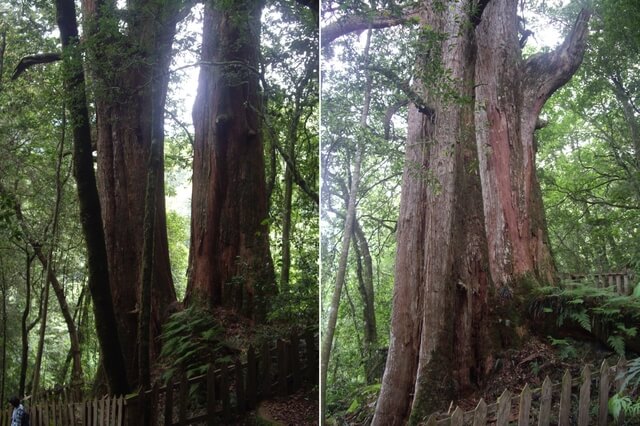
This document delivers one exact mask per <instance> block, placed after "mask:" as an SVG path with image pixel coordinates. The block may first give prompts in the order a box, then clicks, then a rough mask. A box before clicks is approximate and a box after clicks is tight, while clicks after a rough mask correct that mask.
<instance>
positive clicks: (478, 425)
mask: <svg viewBox="0 0 640 426" xmlns="http://www.w3.org/2000/svg"><path fill="white" fill-rule="evenodd" d="M486 424H487V403H486V402H484V399H483V398H480V401H478V405H477V406H476V409H475V410H474V412H473V426H485V425H486Z"/></svg>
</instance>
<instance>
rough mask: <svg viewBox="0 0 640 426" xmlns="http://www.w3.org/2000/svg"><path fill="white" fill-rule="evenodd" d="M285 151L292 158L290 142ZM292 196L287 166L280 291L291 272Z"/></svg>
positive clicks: (284, 286) (285, 286) (290, 179)
mask: <svg viewBox="0 0 640 426" xmlns="http://www.w3.org/2000/svg"><path fill="white" fill-rule="evenodd" d="M288 145H289V146H288V147H287V151H288V154H289V156H290V157H292V158H293V154H294V153H293V149H294V147H293V143H292V141H291V140H290V141H289V143H288ZM292 194H293V174H292V173H291V169H290V167H289V165H287V166H286V168H285V172H284V200H283V202H282V240H281V243H282V244H281V245H282V265H281V269H280V291H283V292H286V291H287V290H288V288H289V271H290V270H291V221H292V217H291V199H292Z"/></svg>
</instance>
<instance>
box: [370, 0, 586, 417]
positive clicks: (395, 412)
mask: <svg viewBox="0 0 640 426" xmlns="http://www.w3.org/2000/svg"><path fill="white" fill-rule="evenodd" d="M432 3H433V4H432ZM435 3H436V2H435V1H434V2H431V1H425V2H424V8H423V13H422V15H421V21H420V23H421V25H422V26H423V29H424V32H423V39H422V42H423V51H422V52H421V53H420V56H419V58H418V69H419V70H420V77H422V78H419V79H418V80H417V83H416V87H415V89H416V92H417V93H419V94H421V96H423V99H424V100H425V101H426V104H427V105H426V106H428V108H421V110H422V111H424V112H420V111H418V110H417V109H416V108H415V107H411V108H410V112H409V122H408V137H407V149H406V163H405V172H404V176H403V182H402V199H401V206H400V216H399V220H398V234H397V240H398V248H397V254H396V269H395V283H396V284H395V289H394V305H393V314H392V322H391V330H392V331H391V339H390V347H389V356H388V358H387V365H386V370H385V373H384V378H383V384H382V389H381V393H380V397H379V399H378V404H377V407H376V413H375V417H374V419H373V424H374V425H400V424H404V423H405V422H406V421H407V419H409V422H410V423H411V424H414V423H416V422H417V421H420V420H421V419H423V418H424V416H425V415H427V414H429V413H430V412H431V411H434V410H436V409H439V408H442V407H443V405H444V404H447V403H448V402H449V401H450V400H451V398H452V397H453V396H454V394H455V392H456V391H459V390H461V389H464V388H466V387H468V386H471V385H481V384H482V383H483V380H484V378H485V377H486V375H487V373H488V372H489V368H490V367H491V366H492V353H494V352H495V351H496V350H498V349H500V348H501V347H505V346H509V345H512V344H513V343H514V340H515V339H517V334H518V332H521V331H522V329H521V328H516V327H515V326H514V325H513V324H518V321H517V319H518V318H517V317H514V316H515V315H517V313H516V311H517V306H518V301H519V299H520V298H519V295H521V294H522V293H524V292H526V285H529V284H530V283H536V282H543V281H551V280H553V275H554V267H553V263H552V261H551V257H550V254H549V248H548V245H547V243H546V235H545V229H544V228H545V226H544V217H543V212H542V201H541V194H540V191H539V188H538V186H537V182H536V179H535V161H534V160H535V159H534V155H535V152H534V149H533V132H534V128H535V123H536V119H537V116H538V113H539V111H540V109H541V107H542V105H543V104H544V102H545V100H546V99H547V98H548V97H549V96H550V95H551V94H552V93H553V91H554V90H555V89H557V88H558V87H560V86H561V85H562V84H564V83H565V82H566V81H567V80H568V79H569V78H570V77H571V75H572V74H573V73H574V72H575V70H576V68H577V66H578V65H579V63H580V61H581V59H582V52H583V51H584V39H585V37H586V33H587V26H586V21H587V20H588V16H589V15H588V13H586V12H583V13H581V14H580V17H579V19H578V23H577V24H576V26H575V28H574V30H573V31H572V33H571V35H570V36H569V38H568V39H567V40H568V41H567V42H565V43H564V44H563V45H562V46H560V47H559V48H558V50H557V51H556V52H552V53H549V54H545V55H537V56H534V57H532V58H530V59H528V60H526V61H524V60H523V59H522V57H521V52H520V46H519V44H518V32H517V17H516V8H517V2H516V1H515V0H489V1H488V2H482V5H481V6H480V7H478V5H473V4H472V3H471V1H460V2H451V4H450V5H447V7H437V6H438V5H436V4H435ZM484 4H486V7H484V9H483V7H482V6H483V5H484ZM470 10H474V11H477V16H475V17H469V16H468V11H470ZM434 63H435V64H441V65H442V69H444V70H445V72H444V73H442V74H439V73H438V70H439V67H437V66H436V67H433V66H432V65H433V64H434ZM434 89H435V90H434ZM498 318H504V319H510V320H511V321H510V323H511V324H512V325H511V326H507V325H505V324H509V322H504V321H503V322H498V321H497V319H498Z"/></svg>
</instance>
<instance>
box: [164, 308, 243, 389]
mask: <svg viewBox="0 0 640 426" xmlns="http://www.w3.org/2000/svg"><path fill="white" fill-rule="evenodd" d="M222 336H223V330H222V327H221V326H220V324H218V322H217V321H216V320H215V319H214V316H213V314H212V313H211V312H209V311H208V310H206V309H203V308H200V307H198V306H197V305H194V306H190V307H189V308H186V309H184V310H182V311H179V312H176V313H175V314H173V315H171V316H170V317H169V319H168V320H167V322H166V323H165V324H164V326H163V327H162V334H161V336H160V338H161V340H162V351H161V353H160V357H161V360H162V361H161V362H162V363H163V365H164V366H165V368H164V370H163V374H162V380H164V381H167V380H169V378H171V377H174V376H175V375H176V374H178V373H180V372H181V371H184V372H185V373H186V375H187V377H189V378H190V377H194V376H197V375H200V374H204V373H206V372H207V368H208V365H209V364H214V365H219V364H222V363H227V362H229V361H230V360H231V358H230V357H229V354H230V353H231V352H230V351H229V348H228V347H227V346H226V345H225V343H224V342H223V340H222Z"/></svg>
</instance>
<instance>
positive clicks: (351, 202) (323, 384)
mask: <svg viewBox="0 0 640 426" xmlns="http://www.w3.org/2000/svg"><path fill="white" fill-rule="evenodd" d="M370 46H371V28H369V30H368V32H367V41H366V44H365V48H364V61H363V62H364V63H365V64H368V63H369V47H370ZM371 85H372V78H371V75H370V74H369V73H368V72H367V73H366V85H365V93H364V102H363V107H362V115H361V116H360V127H361V128H362V129H364V128H365V127H366V125H367V119H368V116H369V105H370V103H371ZM356 143H357V145H356V153H355V158H354V163H353V174H352V176H351V187H350V188H349V195H348V197H349V199H348V203H347V213H346V217H345V220H344V231H343V234H342V248H341V250H340V259H339V261H338V272H337V275H336V285H335V288H334V290H333V296H332V297H331V305H329V312H328V314H327V326H326V329H325V332H324V333H323V336H322V350H321V355H320V422H321V424H323V425H324V424H325V421H326V418H325V417H326V410H327V400H326V395H327V372H328V370H329V357H330V356H331V347H332V346H333V335H334V333H335V330H336V323H337V322H338V308H339V306H340V296H341V294H342V287H343V286H344V279H345V274H346V271H347V260H348V259H349V244H350V243H351V236H352V235H353V227H354V221H355V219H356V200H357V197H358V187H359V185H360V167H361V166H362V155H363V150H364V143H363V141H358V142H356Z"/></svg>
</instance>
